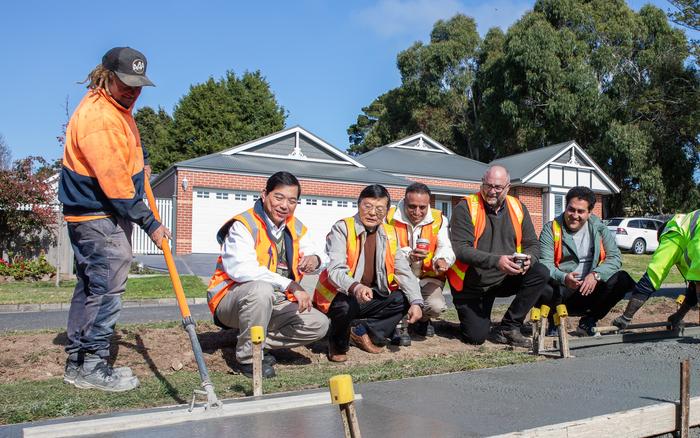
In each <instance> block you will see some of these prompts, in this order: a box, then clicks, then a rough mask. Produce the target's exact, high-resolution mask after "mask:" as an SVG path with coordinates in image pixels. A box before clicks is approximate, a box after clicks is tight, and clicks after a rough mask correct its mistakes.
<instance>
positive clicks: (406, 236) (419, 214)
mask: <svg viewBox="0 0 700 438" xmlns="http://www.w3.org/2000/svg"><path fill="white" fill-rule="evenodd" d="M430 195H431V193H430V188H429V187H428V186H426V185H425V184H423V183H419V182H416V183H413V184H411V185H410V186H408V187H406V193H405V195H404V198H403V199H402V200H401V201H399V203H398V204H397V205H396V207H392V208H391V209H390V210H389V214H388V215H387V222H388V223H389V224H391V225H393V226H394V228H396V232H397V233H398V236H399V246H400V247H401V250H402V251H404V252H405V253H406V254H407V255H408V258H409V261H410V262H411V267H412V269H413V273H414V274H416V276H417V277H418V278H419V279H420V288H421V294H422V295H423V300H424V301H425V307H423V318H422V319H421V320H420V321H418V322H417V323H415V324H413V325H412V326H411V327H409V328H410V331H411V333H412V334H416V335H418V336H433V335H434V334H435V329H434V328H433V326H432V324H431V323H430V318H436V317H438V316H440V314H441V313H442V312H444V311H445V309H446V308H447V305H446V304H445V297H444V296H443V295H442V293H443V288H444V287H445V273H446V272H447V269H449V267H450V266H452V264H453V263H454V261H455V253H454V251H452V244H451V243H450V235H449V231H448V221H447V218H446V217H445V216H444V215H443V214H442V212H441V211H440V210H437V209H435V208H431V207H430Z"/></svg>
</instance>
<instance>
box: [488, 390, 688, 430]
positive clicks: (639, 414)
mask: <svg viewBox="0 0 700 438" xmlns="http://www.w3.org/2000/svg"><path fill="white" fill-rule="evenodd" d="M677 418H678V406H677V404H676V403H660V404H656V405H651V406H645V407H642V408H637V409H631V410H629V411H622V412H615V413H612V414H607V415H600V416H597V417H591V418H585V419H583V420H576V421H570V422H568V423H559V424H552V425H550V426H543V427H537V428H534V429H528V430H523V431H520V432H512V433H508V434H504V435H498V436H497V437H492V438H524V437H527V438H600V437H604V436H614V437H615V438H632V437H634V438H637V437H648V436H653V435H660V434H663V433H669V432H673V431H675V430H677V428H678V425H677V421H678V420H677ZM697 425H700V397H694V398H691V399H690V427H693V426H697Z"/></svg>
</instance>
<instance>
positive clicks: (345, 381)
mask: <svg viewBox="0 0 700 438" xmlns="http://www.w3.org/2000/svg"><path fill="white" fill-rule="evenodd" d="M328 386H329V387H330V390H331V402H332V403H333V404H334V405H341V404H345V403H350V402H352V401H354V400H355V390H354V389H353V387H352V376H350V374H339V375H337V376H333V377H331V378H330V380H329V381H328Z"/></svg>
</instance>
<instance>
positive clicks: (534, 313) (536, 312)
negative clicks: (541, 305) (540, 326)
mask: <svg viewBox="0 0 700 438" xmlns="http://www.w3.org/2000/svg"><path fill="white" fill-rule="evenodd" d="M539 320H540V309H538V308H537V307H533V308H532V310H530V321H533V322H535V321H539Z"/></svg>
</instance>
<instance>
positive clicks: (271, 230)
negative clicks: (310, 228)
mask: <svg viewBox="0 0 700 438" xmlns="http://www.w3.org/2000/svg"><path fill="white" fill-rule="evenodd" d="M299 196H301V185H300V184H299V181H298V180H297V179H296V177H295V176H294V175H292V174H291V173H289V172H277V173H275V174H274V175H272V176H271V177H270V178H269V179H268V180H267V183H266V185H265V190H263V191H262V193H261V195H260V199H259V200H257V201H255V205H254V206H253V208H251V209H249V210H246V211H244V212H243V213H241V214H239V215H237V216H234V217H233V218H231V220H229V221H228V222H226V223H225V224H224V225H223V226H222V227H221V229H220V230H219V232H218V234H217V239H218V241H219V243H220V244H221V255H220V256H219V259H218V261H217V264H216V272H215V273H214V276H213V277H212V279H211V281H210V283H209V288H208V295H207V301H208V302H209V309H210V310H211V313H212V314H213V315H214V321H215V322H216V323H217V324H218V325H220V326H224V327H229V328H237V329H238V330H239V334H238V342H237V343H236V360H237V361H238V364H237V368H238V370H239V371H240V372H241V373H243V374H244V375H246V376H248V377H251V376H252V374H253V365H252V344H251V340H250V328H251V327H253V326H256V325H259V326H262V327H263V328H264V329H265V331H266V336H265V345H264V348H265V349H266V350H268V349H276V348H291V347H298V346H300V345H306V344H309V343H311V342H314V341H317V340H319V339H321V338H323V337H324V336H325V335H326V332H327V331H328V319H327V318H326V317H325V316H324V315H323V314H322V313H321V312H319V311H318V310H316V309H314V308H313V307H312V303H311V296H310V295H309V293H308V292H306V291H305V290H304V289H303V288H302V287H301V285H300V284H299V282H300V281H301V278H302V277H303V275H304V274H309V273H315V272H319V271H320V270H321V269H323V268H324V267H325V266H326V264H327V263H328V257H327V256H326V255H325V254H324V253H323V252H322V251H321V250H320V249H319V248H317V247H316V246H315V245H314V244H313V242H311V241H310V239H309V236H308V235H307V234H306V227H305V226H304V224H302V223H301V222H300V221H299V220H298V219H296V218H295V217H294V210H295V209H296V207H297V203H298V202H299ZM274 363H275V359H274V356H271V355H269V354H265V355H264V356H263V368H262V372H263V377H274V376H275V370H274V368H273V365H274Z"/></svg>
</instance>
